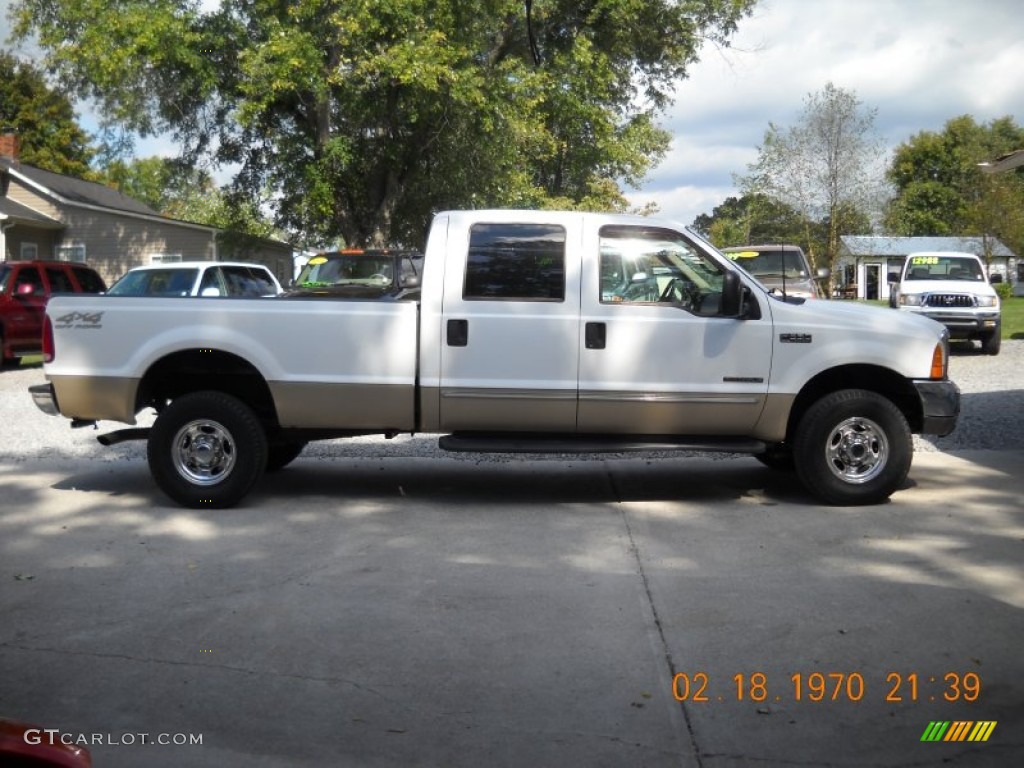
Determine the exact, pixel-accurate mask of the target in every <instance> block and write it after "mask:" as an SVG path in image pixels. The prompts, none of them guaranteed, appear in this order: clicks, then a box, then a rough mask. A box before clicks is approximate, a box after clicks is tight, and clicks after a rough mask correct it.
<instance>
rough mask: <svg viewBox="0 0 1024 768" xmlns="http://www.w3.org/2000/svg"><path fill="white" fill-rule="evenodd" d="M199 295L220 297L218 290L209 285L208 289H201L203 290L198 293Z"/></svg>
mask: <svg viewBox="0 0 1024 768" xmlns="http://www.w3.org/2000/svg"><path fill="white" fill-rule="evenodd" d="M199 295H200V296H213V297H217V296H220V288H217V287H216V286H212V285H211V286H210V287H209V288H203V290H202V291H200V292H199Z"/></svg>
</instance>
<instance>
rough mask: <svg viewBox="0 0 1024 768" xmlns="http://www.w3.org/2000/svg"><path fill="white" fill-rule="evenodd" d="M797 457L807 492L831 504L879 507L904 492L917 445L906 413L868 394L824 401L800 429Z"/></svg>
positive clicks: (847, 392)
mask: <svg viewBox="0 0 1024 768" xmlns="http://www.w3.org/2000/svg"><path fill="white" fill-rule="evenodd" d="M795 438H796V439H795V440H794V446H793V455H794V458H795V459H796V471H797V476H798V477H799V478H800V480H801V482H802V483H803V484H804V486H805V487H806V488H807V490H809V491H810V492H811V493H813V494H814V495H815V496H817V497H818V498H819V499H821V500H822V501H824V502H826V503H828V504H835V505H839V506H849V505H857V504H878V503H880V502H882V501H885V500H886V499H887V498H889V496H890V495H892V493H893V492H894V491H896V490H897V489H899V488H900V487H901V486H902V485H903V482H904V480H906V478H907V473H908V472H909V471H910V462H911V459H912V458H913V452H914V444H913V441H912V438H911V436H910V428H909V427H908V426H907V420H906V418H905V417H904V416H903V413H902V412H901V411H900V410H899V409H898V408H897V407H896V406H895V405H893V403H892V402H891V401H889V400H887V399H886V398H885V397H883V396H881V395H879V394H877V393H875V392H870V391H867V390H863V389H843V390H839V391H838V392H833V393H831V394H829V395H825V396H824V397H823V398H821V399H820V400H818V401H817V402H816V403H814V404H813V405H812V406H811V407H810V408H809V409H808V410H807V413H805V414H804V416H803V418H802V419H801V420H800V423H799V425H798V426H797V428H796V435H795Z"/></svg>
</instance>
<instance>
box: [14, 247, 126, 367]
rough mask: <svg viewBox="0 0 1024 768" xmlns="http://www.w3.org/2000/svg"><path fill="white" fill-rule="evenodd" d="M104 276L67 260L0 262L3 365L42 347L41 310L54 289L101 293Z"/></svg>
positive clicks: (16, 362) (54, 291)
mask: <svg viewBox="0 0 1024 768" xmlns="http://www.w3.org/2000/svg"><path fill="white" fill-rule="evenodd" d="M106 289H107V286H106V284H105V283H104V282H103V278H102V277H100V276H99V274H97V272H96V271H95V270H94V269H92V268H91V267H87V266H86V265H85V264H75V263H71V262H67V261H6V262H2V263H0V349H2V351H3V365H5V366H6V365H17V364H18V362H19V361H20V359H21V357H22V356H23V355H31V354H38V353H39V352H40V351H41V350H42V335H43V311H44V310H45V309H46V302H47V301H49V299H50V296H51V295H52V294H54V293H102V292H103V291H105V290H106Z"/></svg>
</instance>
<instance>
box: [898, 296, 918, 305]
mask: <svg viewBox="0 0 1024 768" xmlns="http://www.w3.org/2000/svg"><path fill="white" fill-rule="evenodd" d="M900 306H901V307H920V306H921V294H920V293H901V294H900Z"/></svg>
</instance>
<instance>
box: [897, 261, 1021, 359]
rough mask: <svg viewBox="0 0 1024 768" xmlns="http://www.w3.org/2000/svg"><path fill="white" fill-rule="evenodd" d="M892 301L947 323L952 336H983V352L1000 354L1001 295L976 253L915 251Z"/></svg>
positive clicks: (980, 337) (980, 338) (944, 323)
mask: <svg viewBox="0 0 1024 768" xmlns="http://www.w3.org/2000/svg"><path fill="white" fill-rule="evenodd" d="M889 303H890V304H891V305H892V306H894V307H897V308H898V309H903V310H906V311H908V312H915V313H917V314H919V315H924V316H925V317H930V318H931V319H932V320H936V321H938V322H940V323H942V324H943V325H944V326H946V327H947V328H948V329H949V335H950V338H952V339H978V340H979V341H980V342H981V349H982V351H983V352H985V353H986V354H989V355H998V354H999V334H1000V330H1001V328H1000V319H999V295H998V294H997V293H996V292H995V291H994V290H993V289H992V286H991V285H989V283H988V280H987V279H986V277H985V267H984V265H983V264H982V263H981V259H979V258H978V257H977V256H975V255H974V254H973V253H956V252H951V251H931V252H926V253H912V254H910V255H909V256H907V260H906V262H905V263H904V264H903V272H902V274H901V275H900V280H899V282H897V283H896V284H895V285H894V286H893V289H892V293H891V294H890V297H889Z"/></svg>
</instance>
